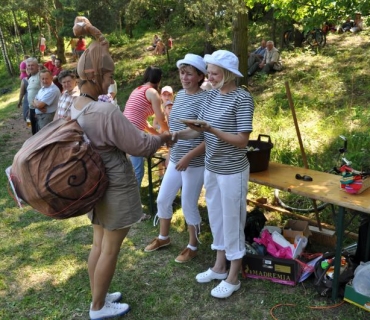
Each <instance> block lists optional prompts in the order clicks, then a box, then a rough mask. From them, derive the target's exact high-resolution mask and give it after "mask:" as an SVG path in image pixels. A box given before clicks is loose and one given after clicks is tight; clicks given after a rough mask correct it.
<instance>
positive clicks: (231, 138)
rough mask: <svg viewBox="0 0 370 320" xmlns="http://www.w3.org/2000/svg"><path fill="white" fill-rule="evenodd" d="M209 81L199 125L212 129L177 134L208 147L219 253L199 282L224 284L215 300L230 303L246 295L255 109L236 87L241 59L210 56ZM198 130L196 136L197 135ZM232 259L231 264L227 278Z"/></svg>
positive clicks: (209, 196)
mask: <svg viewBox="0 0 370 320" xmlns="http://www.w3.org/2000/svg"><path fill="white" fill-rule="evenodd" d="M204 61H205V62H206V63H207V71H208V79H209V81H210V82H211V84H212V87H213V88H214V89H215V90H210V91H208V94H207V98H206V99H205V101H204V103H203V105H202V108H201V111H200V113H199V114H198V119H202V120H204V121H206V124H204V125H201V126H195V125H192V124H188V126H189V127H190V129H186V130H182V131H180V132H178V133H177V134H176V133H175V134H174V136H175V137H174V138H175V139H176V136H177V137H178V138H179V139H192V138H195V137H197V136H199V134H200V133H201V132H204V139H205V144H206V156H205V173H204V186H205V189H206V202H207V209H208V218H209V224H210V227H211V231H212V236H213V242H212V245H211V248H212V249H213V250H216V252H217V254H216V261H215V263H214V265H213V267H212V268H209V269H208V270H207V271H205V272H202V273H199V274H198V275H197V276H196V280H197V281H198V282H199V283H206V282H210V281H212V280H222V281H221V283H220V284H219V285H218V286H216V287H215V288H214V289H213V290H212V291H211V295H212V296H213V297H216V298H227V297H229V296H231V295H232V294H233V292H235V291H237V290H239V289H240V281H239V280H238V276H239V271H240V269H241V262H242V257H243V256H244V254H245V235H244V226H245V221H246V216H247V214H246V205H247V203H246V198H247V191H248V179H249V162H248V158H247V157H246V155H245V148H246V146H247V144H248V141H249V135H250V133H251V132H252V121H253V111H254V104H253V100H252V97H251V95H250V94H249V93H248V92H246V91H245V90H244V89H243V88H238V87H237V86H236V84H235V78H236V77H242V76H243V75H242V74H241V73H240V72H239V70H238V68H239V60H238V58H237V56H236V55H235V54H233V53H232V52H229V51H226V50H218V51H215V52H214V53H212V55H209V54H206V55H205V57H204ZM191 129H192V130H191ZM226 259H228V260H229V261H230V262H231V263H230V270H229V272H227V269H226Z"/></svg>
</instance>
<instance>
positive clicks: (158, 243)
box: [144, 237, 171, 252]
mask: <svg viewBox="0 0 370 320" xmlns="http://www.w3.org/2000/svg"><path fill="white" fill-rule="evenodd" d="M170 244H171V239H170V238H169V237H168V238H167V239H166V240H161V239H159V238H158V237H156V238H154V239H153V240H152V242H151V243H150V244H148V245H147V246H146V247H145V249H144V251H145V252H152V251H155V250H158V249H159V248H162V247H166V246H168V245H170Z"/></svg>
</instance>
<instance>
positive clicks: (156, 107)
mask: <svg viewBox="0 0 370 320" xmlns="http://www.w3.org/2000/svg"><path fill="white" fill-rule="evenodd" d="M161 78H162V70H161V69H159V68H157V67H154V66H150V67H148V68H147V69H146V70H145V73H144V81H143V82H144V84H143V85H141V86H139V87H137V88H136V89H135V90H134V91H132V93H131V95H130V97H129V98H128V100H127V102H126V106H125V110H124V112H123V114H124V115H125V116H126V118H127V119H128V120H129V121H130V122H131V123H132V124H133V125H134V126H135V127H137V128H138V129H140V130H141V131H146V132H148V133H150V134H153V135H158V132H157V131H156V130H155V128H153V127H152V126H151V125H150V124H149V122H148V121H147V120H148V117H150V116H152V115H155V117H156V118H157V120H158V122H159V124H160V126H161V128H163V131H168V125H167V122H166V119H165V116H164V114H163V111H162V108H161V97H160V95H159V93H158V89H159V84H160V82H161ZM130 159H131V162H132V165H133V166H134V170H135V175H136V179H137V181H138V185H139V187H140V186H141V181H142V180H143V176H144V158H143V157H134V156H131V157H130Z"/></svg>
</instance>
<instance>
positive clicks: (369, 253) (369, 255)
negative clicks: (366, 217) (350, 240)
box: [364, 221, 370, 262]
mask: <svg viewBox="0 0 370 320" xmlns="http://www.w3.org/2000/svg"><path fill="white" fill-rule="evenodd" d="M368 224H369V226H368V228H367V239H366V251H365V261H364V262H367V261H369V260H370V221H369V223H368Z"/></svg>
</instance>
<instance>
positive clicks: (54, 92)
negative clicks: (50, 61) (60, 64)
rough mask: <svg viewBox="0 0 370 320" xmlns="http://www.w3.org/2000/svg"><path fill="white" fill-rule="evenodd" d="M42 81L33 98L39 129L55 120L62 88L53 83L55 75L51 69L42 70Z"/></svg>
mask: <svg viewBox="0 0 370 320" xmlns="http://www.w3.org/2000/svg"><path fill="white" fill-rule="evenodd" d="M40 81H41V85H42V87H41V89H40V90H39V92H38V93H37V95H36V97H35V99H34V100H33V106H34V107H35V111H36V116H37V125H38V129H39V130H41V129H42V128H43V127H45V126H46V125H47V124H48V123H49V122H52V121H53V119H54V115H55V111H56V110H57V108H58V100H59V97H60V90H59V88H58V87H57V86H56V85H55V84H54V83H53V76H52V75H51V72H50V71H49V70H47V69H46V70H41V71H40Z"/></svg>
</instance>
